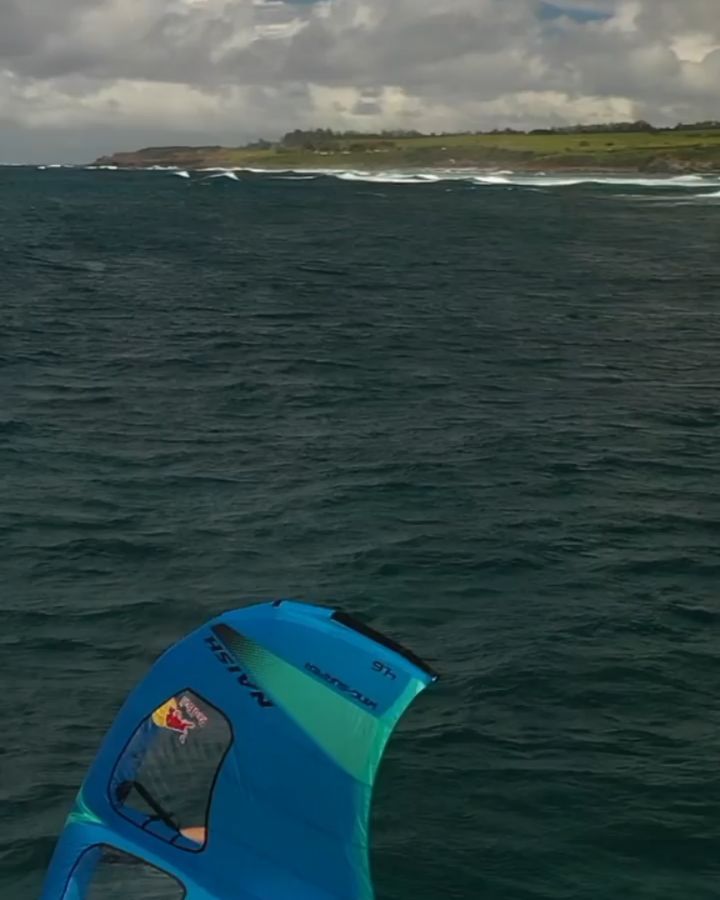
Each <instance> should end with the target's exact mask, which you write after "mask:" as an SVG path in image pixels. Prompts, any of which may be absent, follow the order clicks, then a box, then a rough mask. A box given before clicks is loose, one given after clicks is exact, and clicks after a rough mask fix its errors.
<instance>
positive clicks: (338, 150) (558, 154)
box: [97, 122, 720, 173]
mask: <svg viewBox="0 0 720 900" xmlns="http://www.w3.org/2000/svg"><path fill="white" fill-rule="evenodd" d="M97 163H98V164H114V165H120V166H150V165H177V166H182V167H185V168H190V167H194V168H203V167H211V166H223V167H233V166H236V167H243V166H250V167H253V166H257V167H267V168H286V169H287V168H359V169H379V168H424V167H441V166H444V167H461V166H478V167H490V166H507V167H509V168H515V169H527V170H535V171H538V170H542V169H561V168H566V169H567V168H579V169H593V170H606V169H608V170H612V169H633V170H639V171H645V172H657V173H671V172H679V171H711V170H720V122H701V123H697V124H692V125H684V124H681V125H678V126H676V127H675V128H667V129H658V128H654V127H653V126H652V125H650V124H648V123H647V122H625V123H609V124H605V125H577V126H572V127H563V128H547V129H536V130H533V131H529V132H525V131H517V130H514V129H510V128H508V129H504V130H496V131H492V132H463V133H457V134H421V133H420V132H417V131H382V132H378V133H373V134H368V133H359V132H335V131H332V130H330V129H323V128H319V129H311V130H304V131H303V130H299V129H298V130H295V131H291V132H288V133H287V134H286V135H285V136H284V137H283V138H282V139H280V140H279V141H266V140H259V141H254V142H253V143H250V144H247V145H245V146H244V147H220V146H205V147H149V148H146V149H144V150H138V151H134V152H126V153H116V154H114V155H113V156H109V157H102V158H101V159H100V160H97Z"/></svg>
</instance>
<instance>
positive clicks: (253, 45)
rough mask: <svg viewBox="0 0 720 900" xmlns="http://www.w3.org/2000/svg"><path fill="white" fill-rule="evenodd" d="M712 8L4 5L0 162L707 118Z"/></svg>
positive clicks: (587, 0) (709, 3)
mask: <svg viewBox="0 0 720 900" xmlns="http://www.w3.org/2000/svg"><path fill="white" fill-rule="evenodd" d="M719 76H720V17H719V16H718V15H717V0H684V3H683V4H678V3H677V0H552V2H550V0H512V2H508V0H433V3H432V4H420V3H418V2H417V0H393V2H392V3H388V2H387V0H315V2H311V0H293V2H283V0H33V2H28V0H3V3H2V7H0V159H3V158H4V159H6V160H9V159H10V158H12V157H15V158H28V159H30V158H32V159H45V160H48V159H51V158H53V156H54V154H55V153H57V154H58V155H59V157H62V158H67V157H68V156H71V157H72V158H75V159H89V158H92V156H94V155H96V154H97V153H99V152H102V151H110V150H113V149H115V148H116V147H119V146H132V145H133V144H135V143H143V144H147V143H153V144H157V143H163V142H177V141H180V140H183V141H188V140H201V141H204V142H213V143H214V142H242V141H244V140H246V139H249V138H253V137H256V136H259V135H265V136H272V135H275V134H277V133H280V132H282V131H284V130H286V129H290V128H295V127H303V126H309V125H323V126H330V127H350V128H358V129H363V128H375V127H393V126H401V127H416V128H426V129H428V130H440V129H454V128H487V127H496V126H503V125H506V124H508V125H527V126H536V125H543V124H548V123H558V122H574V121H578V120H588V121H600V120H604V119H608V118H634V117H643V118H648V119H651V120H653V121H657V122H659V123H674V122H675V121H677V120H680V119H683V120H686V121H687V120H691V119H702V118H714V117H720V110H719V108H718V107H719V106H720V104H718V100H717V84H718V83H719V81H718V78H719Z"/></svg>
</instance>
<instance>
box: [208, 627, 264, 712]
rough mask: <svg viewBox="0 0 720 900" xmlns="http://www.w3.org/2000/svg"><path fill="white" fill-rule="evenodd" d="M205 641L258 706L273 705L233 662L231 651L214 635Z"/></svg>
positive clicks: (216, 657)
mask: <svg viewBox="0 0 720 900" xmlns="http://www.w3.org/2000/svg"><path fill="white" fill-rule="evenodd" d="M205 643H206V644H207V645H208V646H209V647H210V649H211V650H212V652H213V654H214V655H215V659H216V660H217V661H218V662H221V663H222V664H223V665H224V666H225V671H226V672H228V673H229V674H230V675H234V676H235V678H236V680H237V683H238V684H240V685H242V686H243V687H244V688H246V689H247V691H248V693H249V694H250V696H251V697H252V698H253V700H255V702H256V703H257V705H258V706H262V707H269V706H275V704H274V703H273V702H272V700H268V698H267V697H266V696H265V694H263V692H262V691H261V690H260V688H259V687H258V686H257V685H256V684H254V683H253V682H252V681H250V679H249V678H248V676H247V673H245V672H243V670H242V669H241V668H240V666H238V665H237V663H236V662H235V657H234V656H233V655H232V654H231V653H228V651H227V650H226V649H225V646H224V645H223V644H222V643H221V642H220V641H219V640H218V639H217V638H216V637H206V638H205Z"/></svg>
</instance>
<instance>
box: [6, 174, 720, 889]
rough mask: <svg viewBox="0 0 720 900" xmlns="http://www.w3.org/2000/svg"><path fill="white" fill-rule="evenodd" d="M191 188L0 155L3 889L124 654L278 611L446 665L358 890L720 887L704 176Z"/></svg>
mask: <svg viewBox="0 0 720 900" xmlns="http://www.w3.org/2000/svg"><path fill="white" fill-rule="evenodd" d="M186 174H187V176H188V177H177V173H173V172H169V171H152V172H149V171H138V172H123V171H106V170H94V171H88V170H85V169H45V170H37V169H35V168H32V169H30V168H5V169H0V538H1V540H2V545H1V546H2V550H1V551H0V604H1V606H0V610H1V612H2V622H3V628H2V632H1V633H0V648H1V650H0V677H1V679H2V681H1V683H2V693H3V715H2V722H3V725H2V733H1V734H0V772H1V773H2V778H1V779H0V800H2V807H3V814H2V816H0V822H1V823H2V824H0V896H2V898H3V900H29V898H33V897H36V896H37V895H38V893H39V890H40V885H41V883H42V878H43V874H44V871H45V868H46V866H47V863H48V860H49V857H50V854H51V852H52V849H53V846H54V842H55V839H56V836H57V834H58V832H59V830H60V829H61V827H62V823H63V820H64V818H65V816H66V814H67V812H68V810H69V808H70V805H71V803H72V800H73V797H74V794H75V792H76V790H77V787H78V785H79V783H80V781H81V780H82V777H83V775H84V772H85V771H86V768H87V766H88V764H89V763H90V761H91V760H92V758H93V756H94V754H95V752H96V750H97V747H98V744H99V742H100V740H101V739H102V737H103V734H104V733H105V731H106V729H107V728H108V726H109V724H110V722H111V721H112V719H113V717H114V714H115V712H116V710H117V709H118V707H119V705H120V704H121V702H122V701H123V699H124V698H125V696H126V695H127V693H128V691H129V690H130V689H131V687H132V686H133V685H134V684H135V682H136V681H137V679H139V678H140V677H141V676H142V675H143V673H144V672H145V671H146V670H147V667H148V666H149V665H150V664H151V662H152V660H153V659H154V658H155V657H156V655H157V654H158V653H159V652H160V651H161V650H162V649H163V648H164V647H166V646H167V645H168V644H170V643H172V642H173V641H175V640H176V639H178V638H179V637H181V636H183V635H184V634H185V633H187V632H188V631H189V630H191V629H192V628H194V627H196V626H198V625H200V624H201V623H202V622H204V621H205V620H206V619H208V618H210V617H211V616H214V615H216V614H217V613H219V612H220V611H222V610H225V609H228V608H232V607H235V606H243V605H246V604H250V603H253V602H257V601H260V600H266V599H274V598H276V597H295V598H299V599H302V600H307V601H313V602H322V603H329V604H336V605H337V606H340V607H342V608H343V609H346V610H348V611H350V612H353V613H355V614H356V615H358V616H360V617H361V618H362V619H364V620H365V621H366V622H367V623H368V624H370V625H372V626H374V627H375V628H378V629H380V630H382V631H385V632H386V633H388V634H389V635H391V636H392V637H394V638H395V639H397V640H399V641H401V642H402V643H404V644H406V645H408V646H410V647H412V648H413V650H415V651H416V652H417V653H418V654H419V655H420V656H422V657H424V658H425V659H427V660H428V662H430V663H431V665H433V666H434V667H435V668H436V669H437V670H438V671H439V672H440V673H441V680H440V681H439V682H438V684H437V685H436V686H434V687H432V688H431V689H430V690H428V691H427V692H426V693H425V694H423V695H422V696H421V697H420V698H419V699H418V701H417V702H416V704H415V705H414V706H413V708H412V709H411V711H410V712H409V713H408V715H407V716H406V718H405V719H404V720H403V721H402V722H401V724H400V727H399V729H398V731H397V733H396V735H395V737H394V739H393V741H392V742H391V744H390V747H389V749H388V752H387V755H386V758H385V761H384V763H383V766H382V769H381V775H380V779H379V783H378V785H377V789H376V793H375V804H374V812H373V845H374V851H373V869H374V873H375V882H376V888H377V894H378V900H455V898H458V900H475V898H482V900H630V898H632V900H710V898H716V897H717V896H718V891H719V888H718V884H719V882H718V878H719V877H720V862H718V844H719V842H720V816H719V815H718V811H719V810H720V779H719V777H718V763H719V760H720V708H719V705H718V696H720V665H719V664H718V660H719V654H720V601H719V600H718V577H719V576H720V557H719V555H718V542H719V540H720V450H719V447H718V440H719V438H720V302H719V296H718V285H719V284H720V252H718V247H719V246H720V180H718V179H692V178H691V179H687V178H680V179H669V180H664V181H656V180H653V179H643V178H633V177H631V176H628V177H626V178H624V179H609V178H604V177H598V178H597V179H595V180H592V179H590V180H588V179H587V178H584V177H580V176H578V177H575V176H555V177H543V176H535V177H524V178H523V177H519V176H513V175H512V174H510V173H504V174H500V175H497V174H496V175H492V176H487V175H482V174H478V173H475V174H472V173H471V174H462V175H457V174H456V173H440V174H439V175H436V176H435V177H433V178H429V177H427V176H425V177H423V176H418V175H416V176H411V177H410V176H403V175H402V174H398V173H385V174H381V175H378V174H375V175H367V174H363V173H358V172H346V173H325V174H316V175H314V174H312V173H280V174H278V173H262V172H241V173H223V172H203V173H195V172H193V173H186ZM214 176H218V177H214ZM228 176H233V177H228Z"/></svg>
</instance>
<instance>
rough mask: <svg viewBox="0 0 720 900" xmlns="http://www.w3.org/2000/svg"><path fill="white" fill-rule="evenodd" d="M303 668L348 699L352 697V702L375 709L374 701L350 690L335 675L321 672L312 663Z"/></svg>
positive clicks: (352, 689) (353, 689)
mask: <svg viewBox="0 0 720 900" xmlns="http://www.w3.org/2000/svg"><path fill="white" fill-rule="evenodd" d="M305 668H306V669H307V670H308V672H312V674H313V675H315V676H317V677H318V678H322V680H323V681H326V682H327V683H328V684H330V685H332V686H333V687H336V688H338V690H340V691H342V692H343V693H344V694H347V695H348V696H349V697H352V698H353V699H354V700H357V701H358V702H359V703H362V705H363V706H367V708H368V709H377V703H376V702H375V701H374V700H371V699H370V698H369V697H366V696H365V695H364V694H361V693H360V691H356V690H355V688H351V687H350V686H349V685H347V684H345V682H344V681H342V680H341V679H340V678H337V677H336V676H335V675H331V674H330V673H329V672H323V670H322V669H320V668H318V666H316V665H314V664H313V663H308V662H306V663H305Z"/></svg>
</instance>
